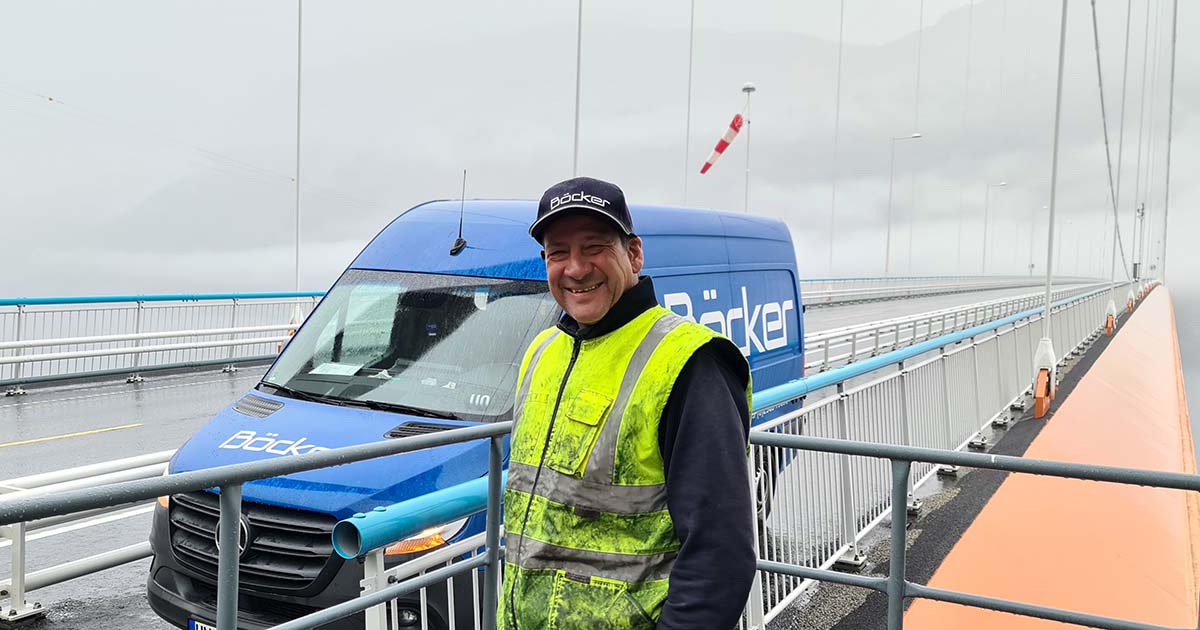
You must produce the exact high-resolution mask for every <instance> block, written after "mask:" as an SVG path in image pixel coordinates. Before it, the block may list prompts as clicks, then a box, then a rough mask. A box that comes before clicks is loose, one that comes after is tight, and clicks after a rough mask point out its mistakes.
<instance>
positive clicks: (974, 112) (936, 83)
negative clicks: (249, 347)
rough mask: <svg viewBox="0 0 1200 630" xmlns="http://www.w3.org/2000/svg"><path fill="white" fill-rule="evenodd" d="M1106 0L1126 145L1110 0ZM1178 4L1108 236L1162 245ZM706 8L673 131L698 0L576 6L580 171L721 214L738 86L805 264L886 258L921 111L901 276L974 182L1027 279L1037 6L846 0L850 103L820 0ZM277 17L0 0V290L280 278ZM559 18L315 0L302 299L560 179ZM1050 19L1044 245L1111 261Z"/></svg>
mask: <svg viewBox="0 0 1200 630" xmlns="http://www.w3.org/2000/svg"><path fill="white" fill-rule="evenodd" d="M1097 4H1098V5H1099V15H1098V18H1099V26H1100V39H1101V48H1100V52H1101V57H1102V61H1103V69H1104V82H1105V95H1106V99H1107V101H1106V105H1107V108H1108V119H1109V131H1110V135H1111V142H1112V145H1111V150H1112V159H1113V160H1114V162H1115V161H1116V160H1117V150H1118V145H1119V143H1120V140H1121V138H1120V136H1119V134H1118V131H1119V125H1120V119H1121V110H1122V104H1121V83H1122V69H1123V51H1124V49H1123V47H1124V37H1125V16H1126V7H1127V6H1128V5H1127V3H1126V2H1124V1H1118V0H1100V1H1099V2H1097ZM1170 4H1171V3H1170V1H1169V0H1132V20H1131V38H1130V52H1129V71H1128V77H1127V90H1126V98H1125V103H1124V123H1125V124H1124V136H1123V139H1124V140H1123V144H1124V146H1123V150H1122V152H1121V157H1122V167H1121V175H1122V176H1121V179H1120V183H1121V196H1120V201H1121V203H1120V213H1121V220H1122V230H1123V236H1124V238H1125V241H1126V251H1127V253H1128V252H1129V248H1130V247H1131V246H1132V242H1131V241H1132V214H1133V210H1132V209H1133V207H1134V205H1135V204H1136V203H1141V202H1145V203H1146V204H1147V207H1148V208H1149V209H1150V218H1151V222H1150V224H1151V225H1152V226H1154V229H1152V230H1151V232H1150V233H1151V234H1152V235H1153V238H1152V239H1151V240H1153V241H1158V240H1160V239H1161V236H1160V235H1161V225H1162V223H1161V218H1162V211H1163V206H1164V195H1163V193H1164V176H1165V149H1166V143H1165V135H1166V134H1165V132H1166V112H1167V104H1168V99H1167V78H1168V71H1169V51H1170V49H1169V33H1170V8H1171V7H1170ZM695 5H696V9H695V23H696V27H695V45H694V55H693V68H694V70H693V73H694V74H693V80H692V94H691V129H690V134H689V133H688V130H687V126H686V114H687V103H688V88H687V84H688V75H687V70H688V20H689V2H688V0H658V1H655V2H645V1H641V0H637V1H635V0H619V1H617V0H604V1H603V2H601V1H598V0H587V1H586V2H585V8H584V26H583V62H582V77H583V99H582V114H581V118H582V125H581V138H580V153H581V159H580V170H581V173H582V174H588V175H593V176H597V177H602V178H606V179H610V180H612V181H614V182H616V183H618V184H619V185H621V186H622V187H623V188H624V189H625V191H626V195H627V197H628V198H629V199H630V200H631V201H633V202H647V203H667V204H683V203H685V199H684V181H685V179H684V178H685V173H686V178H687V180H686V182H687V198H686V203H687V204H688V205H695V206H703V207H712V208H721V209H727V210H735V211H741V210H742V206H743V195H744V185H745V179H744V160H745V153H744V151H745V150H746V142H745V139H746V138H745V137H742V138H739V139H738V140H737V141H736V142H735V144H734V145H733V147H732V148H731V149H730V150H729V151H727V152H726V154H725V156H724V158H723V160H722V162H721V163H720V164H718V165H717V166H716V168H714V169H713V170H712V171H711V172H710V173H709V174H707V175H704V176H701V175H699V174H698V170H699V166H700V165H701V164H702V163H703V161H704V159H705V157H706V156H707V155H708V153H709V151H710V150H711V148H712V145H713V144H714V142H715V141H716V139H717V137H718V136H719V135H720V133H721V132H722V131H723V129H724V127H725V126H726V125H727V123H728V121H729V118H730V117H731V116H732V114H733V113H735V112H737V111H739V110H740V109H741V108H742V106H743V104H744V97H743V95H742V94H741V92H740V91H739V88H740V87H741V85H742V83H743V82H745V81H754V82H755V83H756V84H757V86H758V92H757V93H755V95H754V97H753V102H752V109H751V120H752V121H753V122H752V124H751V125H750V127H751V129H752V131H751V134H752V140H753V142H752V146H753V153H752V156H751V157H752V169H753V170H752V175H751V212H754V213H758V214H764V215H770V216H776V217H780V218H782V219H784V220H786V221H787V223H788V224H789V226H790V227H791V230H792V234H793V237H794V239H795V241H796V246H797V255H798V258H799V262H800V268H801V271H802V273H803V274H804V275H806V276H810V277H822V276H828V275H864V274H866V275H877V274H880V273H882V271H883V268H884V260H883V259H884V256H883V252H884V230H885V225H886V216H887V203H888V188H889V147H890V141H889V139H890V138H891V137H893V136H907V135H910V134H912V133H915V132H920V133H921V134H923V137H922V138H921V139H920V140H914V141H904V142H900V143H898V144H897V145H896V162H895V177H894V189H893V190H894V194H893V212H894V217H895V225H894V228H893V241H892V252H893V254H892V260H891V268H892V271H893V273H905V272H911V273H914V274H930V273H956V272H957V273H977V272H978V271H979V270H980V267H981V265H982V261H981V258H980V255H981V249H982V247H981V242H982V222H981V218H982V215H983V212H984V204H985V196H986V197H987V198H988V205H989V209H990V215H991V218H992V222H991V235H992V237H993V238H992V239H991V240H990V244H989V252H990V255H989V260H988V263H987V264H988V271H989V272H1009V273H1025V272H1026V266H1027V264H1028V263H1029V260H1030V258H1031V255H1032V258H1033V259H1034V261H1035V264H1036V268H1037V270H1038V272H1041V271H1042V270H1043V269H1044V264H1045V253H1044V251H1045V250H1044V247H1045V232H1046V223H1045V215H1044V213H1042V211H1041V208H1042V206H1043V205H1046V204H1048V203H1049V180H1050V163H1051V139H1052V137H1051V131H1052V124H1053V114H1054V78H1055V63H1056V53H1057V39H1058V16H1059V13H1058V11H1059V4H1058V3H1057V2H1050V1H1047V0H978V1H976V2H975V3H974V5H973V8H972V7H971V6H969V4H968V2H966V1H965V0H926V1H925V3H924V15H923V20H922V16H921V14H920V7H921V3H920V2H919V0H903V1H900V0H890V1H868V0H846V2H845V7H846V8H845V26H844V41H845V44H844V47H843V52H842V79H841V91H840V114H836V104H837V103H838V101H839V98H838V92H837V90H836V89H835V86H836V81H837V73H836V69H837V58H838V24H839V19H838V18H839V15H838V6H839V5H838V3H837V2H835V1H833V0H828V1H824V2H803V3H801V2H795V1H794V0H770V1H767V0H755V1H739V2H736V3H735V2H717V1H715V0H697V1H696V3H695ZM1180 5H1181V6H1180V15H1179V20H1180V25H1179V32H1180V40H1179V52H1178V60H1177V70H1176V78H1177V84H1176V95H1175V140H1174V153H1173V157H1172V160H1173V163H1172V172H1173V175H1174V179H1173V181H1172V191H1171V192H1172V199H1171V213H1172V214H1171V217H1170V220H1171V223H1170V234H1171V235H1172V237H1173V238H1172V240H1171V243H1170V245H1169V251H1170V263H1171V271H1172V278H1171V279H1172V281H1173V284H1175V285H1176V286H1177V287H1184V288H1188V283H1190V282H1195V284H1196V285H1197V286H1200V281H1192V280H1191V278H1193V277H1196V273H1197V272H1200V254H1197V253H1196V247H1195V246H1194V245H1193V244H1192V243H1190V242H1188V239H1187V237H1188V236H1189V235H1195V234H1197V233H1198V232H1197V230H1198V228H1200V225H1198V222H1197V220H1196V218H1195V211H1194V209H1195V207H1196V206H1197V203H1198V202H1200V183H1198V181H1197V179H1196V178H1195V177H1194V176H1192V174H1193V173H1194V172H1195V171H1196V167H1197V165H1198V164H1200V44H1197V43H1196V41H1195V39H1194V38H1192V37H1189V35H1190V34H1191V33H1194V32H1196V30H1197V28H1198V27H1200V7H1196V6H1194V3H1188V2H1181V3H1180ZM296 6H297V5H296V2H295V1H286V2H285V1H258V2H241V1H238V2H235V1H228V2H180V1H166V0H145V1H142V2H130V1H124V0H120V1H117V0H113V1H108V2H103V3H100V2H56V1H37V2H34V1H18V0H0V219H2V221H0V226H2V227H0V232H2V233H3V234H4V239H3V241H0V243H2V244H0V269H2V270H3V272H2V273H0V296H3V297H10V296H16V295H80V294H97V293H150V292H167V291H170V292H187V291H257V290H289V289H291V288H292V284H293V268H292V256H293V250H292V247H293V229H294V223H293V214H294V210H295V205H294V204H295V197H294V183H293V179H292V178H293V177H294V175H295V171H296V35H297V32H296V31H297V15H296ZM1147 9H1149V11H1148V14H1149V23H1148V26H1149V29H1148V30H1149V45H1148V46H1147ZM575 16H576V14H575V3H573V2H566V1H563V2H539V1H534V0H525V1H512V0H505V1H504V2H499V1H496V2H427V3H397V2H385V1H376V2H367V1H356V2H345V1H338V2H334V1H333V0H307V1H306V2H305V3H304V22H303V70H302V99H301V104H302V114H301V127H302V132H301V135H300V153H301V171H300V172H301V182H302V192H301V199H300V202H301V214H302V217H303V218H302V231H301V258H302V262H301V268H300V285H301V288H302V289H307V290H323V289H325V288H326V287H327V286H328V285H329V284H330V283H331V281H332V280H333V279H335V278H336V276H337V275H338V274H339V273H340V271H341V270H342V268H343V267H344V266H345V264H346V263H347V262H349V261H350V260H351V259H352V258H353V256H354V255H355V254H356V253H357V252H358V251H359V250H360V249H361V247H362V246H363V245H364V244H365V243H366V242H367V241H368V240H369V239H370V238H371V237H372V236H373V235H374V234H375V233H376V232H377V231H378V230H379V229H380V228H381V227H382V226H383V225H385V224H386V223H387V222H388V221H389V220H390V219H391V218H392V217H393V216H394V215H396V214H397V213H399V212H400V211H402V210H404V209H406V208H408V207H411V206H413V205H415V204H417V203H420V202H421V201H424V200H427V199H432V198H448V197H456V196H458V194H459V186H460V177H461V172H462V169H464V168H466V169H469V171H470V181H469V184H468V196H471V197H526V198H528V197H537V196H539V195H540V194H541V192H542V190H544V189H545V188H546V187H547V186H548V185H550V184H552V183H554V182H555V181H558V180H560V179H563V178H566V177H568V176H570V174H571V173H570V170H571V155H572V144H571V143H572V140H571V139H572V121H573V116H574V110H573V99H574V91H575V19H576V17H575ZM922 21H923V24H924V28H923V29H921V28H919V25H920V24H921V23H922ZM968 36H969V37H968ZM1067 38H1068V50H1067V58H1066V72H1067V77H1066V82H1065V93H1064V117H1063V118H1064V120H1063V131H1062V138H1063V145H1062V149H1061V166H1060V174H1059V177H1060V188H1059V193H1058V207H1059V212H1060V215H1059V216H1060V226H1063V227H1065V226H1066V225H1067V222H1069V223H1070V231H1068V232H1066V234H1065V236H1064V237H1063V241H1062V245H1063V253H1062V257H1061V264H1062V267H1063V271H1064V272H1066V273H1079V274H1088V275H1107V273H1108V268H1109V267H1108V262H1107V261H1108V258H1107V252H1108V250H1109V245H1108V239H1107V238H1106V237H1105V236H1104V234H1105V231H1106V229H1111V227H1110V224H1109V222H1108V217H1109V216H1110V214H1109V213H1110V212H1111V210H1110V206H1109V205H1108V204H1109V203H1110V202H1109V194H1108V186H1107V176H1106V173H1105V168H1106V167H1105V153H1104V143H1103V135H1102V128H1101V116H1100V101H1099V98H1098V96H1099V92H1098V88H1097V81H1096V66H1095V57H1094V55H1095V52H1094V48H1093V41H1092V33H1091V11H1090V3H1088V2H1086V1H1085V0H1072V2H1071V13H1070V17H1069V23H1068V34H1067ZM918 44H919V48H920V61H921V65H920V81H919V83H918V81H917V60H918ZM968 59H969V62H970V63H969V67H968ZM1143 60H1145V62H1146V63H1145V66H1146V70H1145V72H1143ZM1143 81H1144V82H1145V87H1144V88H1143ZM835 117H836V118H837V119H838V120H839V124H838V125H837V127H836V129H837V131H836V134H835V122H834V121H835ZM835 135H836V137H837V148H836V152H835ZM1139 139H1140V140H1141V142H1139ZM685 144H686V146H687V148H688V151H687V155H686V157H685ZM1139 154H1140V168H1139ZM1139 173H1140V177H1139ZM835 181H836V199H835V193H834V183H835ZM1000 181H1005V182H1007V183H1008V185H1007V187H1004V188H999V187H993V188H991V189H990V192H989V189H988V184H989V183H997V182H1000ZM831 212H832V215H833V224H832V225H831V223H830V217H831ZM1034 219H1036V220H1037V222H1036V224H1034V223H1031V221H1033V220H1034ZM910 226H915V227H914V229H913V231H912V232H911V242H913V247H912V249H911V255H910V254H909V251H910V250H909V243H910V232H909V227H910ZM1031 233H1032V234H1033V235H1034V237H1033V241H1032V244H1031V243H1030V236H1029V235H1030V234H1031ZM831 234H832V236H831ZM960 235H961V239H960ZM831 242H832V243H833V257H832V258H833V264H832V268H830V266H829V258H830V256H829V251H830V250H829V247H830V243H831ZM1160 249H1161V247H1160V246H1159V245H1158V244H1155V245H1154V246H1152V248H1151V250H1152V251H1154V252H1157V251H1160Z"/></svg>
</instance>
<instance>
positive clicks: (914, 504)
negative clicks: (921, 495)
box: [899, 329, 922, 516]
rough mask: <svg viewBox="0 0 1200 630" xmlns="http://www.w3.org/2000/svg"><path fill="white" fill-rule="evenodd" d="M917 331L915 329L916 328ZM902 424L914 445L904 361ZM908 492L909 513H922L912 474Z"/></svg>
mask: <svg viewBox="0 0 1200 630" xmlns="http://www.w3.org/2000/svg"><path fill="white" fill-rule="evenodd" d="M914 332H915V329H914ZM899 367H900V424H901V429H902V430H903V432H904V433H903V435H904V445H905V446H913V436H912V418H911V416H910V413H909V410H908V368H906V367H904V362H903V361H901V362H900V366H899ZM905 490H906V491H907V493H908V495H907V496H908V498H907V499H906V500H905V503H904V506H905V509H906V510H907V511H908V513H909V514H911V515H913V516H916V515H918V514H920V513H921V505H922V502H921V501H920V500H918V499H917V498H916V497H915V496H913V480H912V476H911V475H910V476H909V478H908V486H907V487H906V488H905Z"/></svg>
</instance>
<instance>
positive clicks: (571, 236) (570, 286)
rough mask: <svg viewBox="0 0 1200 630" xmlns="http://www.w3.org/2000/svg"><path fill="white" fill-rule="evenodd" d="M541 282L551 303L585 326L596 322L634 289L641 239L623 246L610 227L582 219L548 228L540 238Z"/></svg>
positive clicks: (565, 220)
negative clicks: (543, 260) (546, 286)
mask: <svg viewBox="0 0 1200 630" xmlns="http://www.w3.org/2000/svg"><path fill="white" fill-rule="evenodd" d="M542 247H543V248H544V249H545V258H546V279H547V280H548V281H549V284H550V295H553V296H554V301H556V302H558V305H559V306H561V307H562V308H563V310H564V311H566V312H567V314H568V315H570V316H571V317H573V318H574V319H575V321H577V322H579V323H580V324H583V325H585V326H591V325H593V324H595V323H596V322H599V321H600V320H601V319H602V318H603V317H604V315H605V314H607V313H608V311H609V309H611V308H612V307H613V305H614V304H616V303H617V300H619V299H620V298H621V295H623V294H624V293H625V291H627V290H628V289H629V287H632V286H633V285H635V284H637V281H638V275H637V274H638V272H640V271H641V270H642V240H641V239H640V238H637V237H634V238H632V239H630V241H629V245H628V247H626V246H624V245H622V244H621V238H620V235H619V234H618V232H617V230H616V228H615V227H613V225H612V224H611V223H609V222H608V221H606V220H604V219H602V218H600V217H594V216H589V215H586V214H581V215H574V216H566V217H563V218H561V219H558V220H557V221H554V222H553V223H551V224H550V225H549V226H548V227H547V228H546V231H545V233H544V234H543V238H542Z"/></svg>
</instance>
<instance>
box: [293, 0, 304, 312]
mask: <svg viewBox="0 0 1200 630" xmlns="http://www.w3.org/2000/svg"><path fill="white" fill-rule="evenodd" d="M303 27H304V0H296V242H295V247H294V248H293V253H294V255H295V264H294V266H293V270H294V272H295V290H296V291H299V290H300V67H301V66H300V61H301V58H300V53H301V50H302V49H303V46H302V43H303V39H302V37H303V32H304V28H303Z"/></svg>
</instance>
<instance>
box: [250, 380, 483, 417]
mask: <svg viewBox="0 0 1200 630" xmlns="http://www.w3.org/2000/svg"><path fill="white" fill-rule="evenodd" d="M261 384H262V385H266V386H267V387H273V388H275V390H276V393H282V394H284V395H285V396H289V397H291V398H298V399H300V400H307V401H309V402H318V403H326V404H330V405H338V406H342V407H366V408H367V409H374V410H376V411H390V412H394V413H407V414H410V415H414V416H423V417H426V418H439V419H442V420H462V418H460V417H459V416H458V415H457V414H453V413H450V412H448V411H437V410H434V409H425V408H423V407H414V406H412V405H405V404H403V403H390V402H382V401H378V400H355V399H352V398H339V397H337V396H319V395H317V394H310V393H308V392H304V391H300V390H298V389H292V388H291V387H288V386H286V385H279V384H277V383H272V382H270V381H262V383H261Z"/></svg>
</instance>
